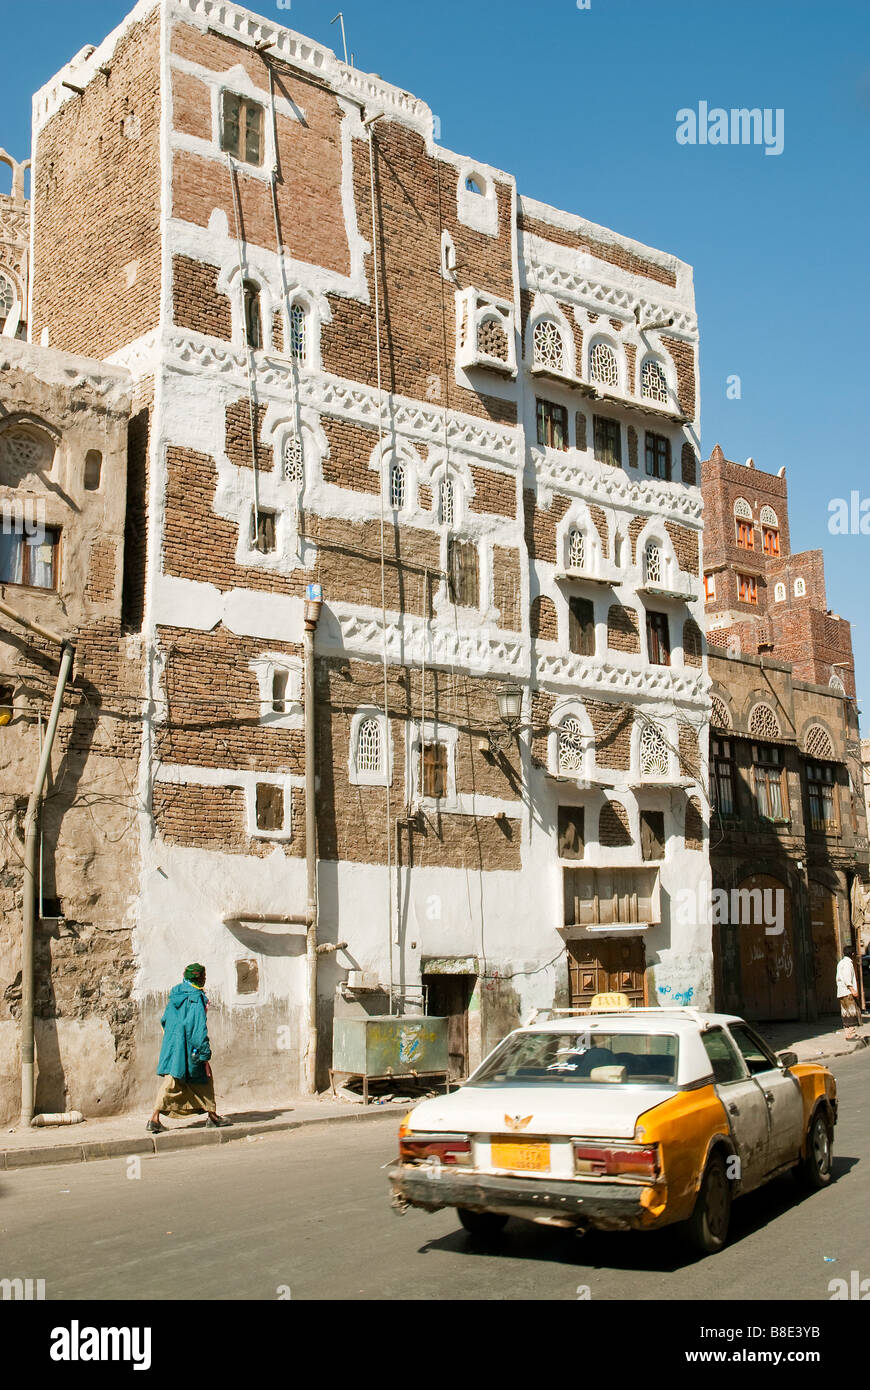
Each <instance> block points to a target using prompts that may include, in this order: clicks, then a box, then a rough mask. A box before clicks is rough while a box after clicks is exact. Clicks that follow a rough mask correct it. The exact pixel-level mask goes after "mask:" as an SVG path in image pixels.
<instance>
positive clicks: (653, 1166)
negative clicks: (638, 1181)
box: [574, 1143, 659, 1179]
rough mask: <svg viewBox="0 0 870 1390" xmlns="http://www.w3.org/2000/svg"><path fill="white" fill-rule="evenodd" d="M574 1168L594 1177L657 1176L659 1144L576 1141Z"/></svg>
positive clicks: (577, 1171) (652, 1177)
mask: <svg viewBox="0 0 870 1390" xmlns="http://www.w3.org/2000/svg"><path fill="white" fill-rule="evenodd" d="M574 1172H575V1173H588V1174H589V1175H591V1176H593V1177H607V1178H616V1177H626V1178H649V1179H654V1178H657V1177H658V1175H659V1149H658V1145H657V1144H648V1145H646V1146H645V1147H641V1146H640V1145H637V1144H632V1145H627V1146H625V1147H620V1146H618V1145H615V1144H614V1145H610V1144H583V1143H579V1144H578V1143H575V1145H574Z"/></svg>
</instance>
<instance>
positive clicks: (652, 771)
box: [639, 723, 670, 777]
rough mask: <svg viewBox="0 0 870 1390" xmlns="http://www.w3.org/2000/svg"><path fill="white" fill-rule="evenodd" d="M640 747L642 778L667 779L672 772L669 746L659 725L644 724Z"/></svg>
mask: <svg viewBox="0 0 870 1390" xmlns="http://www.w3.org/2000/svg"><path fill="white" fill-rule="evenodd" d="M639 747H640V775H641V777H667V775H668V772H669V770H670V760H669V757H668V745H667V743H666V742H665V738H664V735H663V733H662V731H661V729H659V728H658V726H657V725H655V724H647V723H645V724H644V726H643V728H642V729H641V731H640V745H639Z"/></svg>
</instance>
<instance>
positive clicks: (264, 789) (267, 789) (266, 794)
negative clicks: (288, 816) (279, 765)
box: [257, 782, 284, 830]
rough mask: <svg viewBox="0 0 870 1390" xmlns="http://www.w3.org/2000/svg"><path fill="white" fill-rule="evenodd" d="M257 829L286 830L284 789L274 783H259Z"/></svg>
mask: <svg viewBox="0 0 870 1390" xmlns="http://www.w3.org/2000/svg"><path fill="white" fill-rule="evenodd" d="M257 829H258V830H283V829H284V788H283V787H280V786H276V785H275V783H274V782H258V783H257Z"/></svg>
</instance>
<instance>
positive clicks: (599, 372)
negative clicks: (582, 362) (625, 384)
mask: <svg viewBox="0 0 870 1390" xmlns="http://www.w3.org/2000/svg"><path fill="white" fill-rule="evenodd" d="M589 375H590V377H591V379H592V380H593V381H598V382H600V383H601V385H602V386H618V385H619V367H618V365H617V362H616V353H615V352H614V351H613V348H612V347H609V346H608V344H607V343H595V344H594V345H593V347H592V351H591V353H590V354H589Z"/></svg>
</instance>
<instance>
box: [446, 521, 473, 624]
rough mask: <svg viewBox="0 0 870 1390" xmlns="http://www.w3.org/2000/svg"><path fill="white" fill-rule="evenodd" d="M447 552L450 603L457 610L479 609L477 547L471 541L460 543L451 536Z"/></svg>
mask: <svg viewBox="0 0 870 1390" xmlns="http://www.w3.org/2000/svg"><path fill="white" fill-rule="evenodd" d="M447 551H448V559H447V573H448V575H449V582H450V599H451V602H452V603H455V604H456V605H457V606H458V607H459V608H479V607H480V573H479V568H478V561H477V546H476V545H475V544H474V542H473V541H460V540H457V539H456V538H455V537H454V536H451V538H450V540H449V542H448V547H447Z"/></svg>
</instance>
